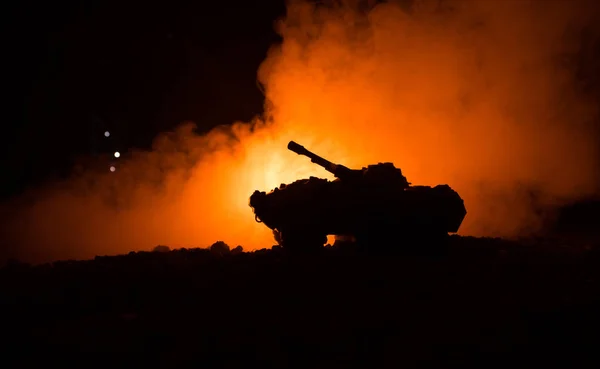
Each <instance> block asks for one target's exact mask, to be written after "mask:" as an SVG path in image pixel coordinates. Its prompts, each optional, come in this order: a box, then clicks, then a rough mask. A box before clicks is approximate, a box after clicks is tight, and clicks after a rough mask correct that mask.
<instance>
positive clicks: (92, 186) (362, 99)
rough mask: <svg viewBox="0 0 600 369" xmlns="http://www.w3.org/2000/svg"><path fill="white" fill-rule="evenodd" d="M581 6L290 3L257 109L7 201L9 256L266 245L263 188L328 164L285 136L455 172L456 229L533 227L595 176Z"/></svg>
mask: <svg viewBox="0 0 600 369" xmlns="http://www.w3.org/2000/svg"><path fill="white" fill-rule="evenodd" d="M365 4H366V5H365ZM587 5H589V4H588V2H586V1H555V0H546V1H524V0H503V1H485V0H479V1H434V0H430V1H428V0H424V1H389V2H385V3H378V4H375V3H374V2H371V3H367V2H358V1H355V2H352V1H346V2H341V3H340V2H335V3H332V4H329V3H328V4H325V6H324V5H323V4H320V5H315V4H314V3H307V2H300V1H292V2H290V3H289V5H288V11H287V15H286V17H285V19H282V20H280V21H278V22H277V23H276V24H277V26H276V27H277V31H278V32H279V33H280V34H281V35H282V36H283V43H282V44H281V45H274V46H273V47H272V49H271V50H269V52H268V56H267V58H266V59H265V61H264V63H263V64H262V65H261V67H260V69H259V71H258V78H259V81H260V82H261V84H262V85H263V86H264V88H265V94H266V99H265V101H266V102H265V112H264V114H263V116H261V117H260V118H257V119H256V120H255V121H253V122H248V123H244V122H238V123H235V124H232V125H231V126H227V127H219V128H217V129H215V130H213V131H212V132H210V133H209V134H207V135H203V136H201V135H197V134H195V133H194V131H193V124H190V123H186V124H183V125H182V126H181V127H179V128H178V129H177V130H176V131H174V132H170V133H165V134H163V135H161V136H160V137H158V138H157V139H156V142H155V146H154V149H153V150H152V151H145V152H141V151H140V152H136V153H133V155H130V157H128V158H126V159H125V162H124V163H123V164H121V166H120V167H119V169H118V170H117V171H116V172H115V173H110V172H108V171H106V170H104V171H101V172H100V171H85V172H83V173H81V174H79V175H76V176H74V177H73V178H72V179H70V180H69V181H66V182H61V183H54V184H51V185H47V186H45V187H43V188H39V189H36V190H35V191H33V192H31V193H29V194H27V196H26V197H24V198H22V199H17V200H15V201H14V202H13V203H11V204H6V205H5V207H4V208H3V211H4V212H5V214H7V215H8V216H9V217H10V222H8V223H6V226H5V229H4V232H3V233H4V236H3V240H2V242H3V243H5V246H4V247H5V250H4V251H5V254H6V255H9V256H13V257H18V258H20V259H24V260H31V261H46V260H52V259H57V258H85V257H92V256H94V255H97V254H115V253H125V252H128V251H131V250H150V249H152V247H154V246H156V245H158V244H164V245H169V246H170V247H171V248H177V247H193V246H200V247H206V246H209V245H210V244H212V243H213V242H214V241H217V240H223V241H225V242H226V243H228V244H230V245H237V244H240V245H243V246H244V248H245V249H256V248H263V247H269V246H271V245H272V244H273V243H274V241H273V239H272V235H271V233H270V231H269V230H268V229H266V227H264V226H263V225H262V224H257V223H255V222H254V217H253V214H252V211H251V209H250V208H249V206H248V197H249V196H250V194H251V193H252V191H253V190H254V189H261V190H270V189H272V188H273V187H275V186H278V185H279V184H280V183H285V182H290V181H293V180H295V179H298V178H301V177H306V176H308V175H315V176H321V177H327V174H326V173H325V171H324V170H322V169H320V168H318V167H314V166H312V165H311V164H310V163H309V162H308V160H305V159H306V158H301V157H298V156H297V155H295V154H293V153H290V152H288V151H287V150H286V144H287V141H288V140H290V139H293V140H296V141H298V142H299V143H301V144H303V145H305V146H306V147H307V148H309V149H312V150H313V151H315V152H316V153H318V154H321V155H322V156H325V157H327V158H328V159H330V160H332V161H334V162H340V163H343V164H345V165H347V166H349V167H359V168H360V167H362V166H365V165H367V164H369V163H376V162H381V161H392V162H394V163H395V164H396V165H397V166H399V167H401V168H402V169H403V172H404V174H405V175H406V176H407V178H408V180H409V181H410V182H412V183H413V184H424V185H435V184H438V183H447V184H449V185H451V186H452V187H453V188H455V189H456V190H457V191H458V192H459V193H460V194H461V196H462V197H463V198H464V200H465V202H466V206H467V209H468V212H469V213H468V215H467V218H466V220H465V222H464V223H463V227H462V229H461V233H463V234H471V235H493V236H515V235H519V234H523V232H531V231H534V230H536V229H538V227H539V226H540V221H541V220H542V218H541V217H540V215H539V214H538V211H537V210H539V209H538V208H539V207H542V208H544V207H546V206H553V205H559V204H561V203H565V202H568V201H573V200H577V199H579V198H581V197H584V196H587V195H589V194H591V193H593V192H594V191H596V190H597V188H598V178H597V177H596V173H597V168H598V162H597V158H598V157H599V156H598V150H597V149H598V147H597V140H596V138H597V137H596V135H597V131H595V128H594V127H595V124H596V121H597V117H598V116H597V113H598V112H597V109H596V107H595V102H594V100H593V99H592V97H591V96H589V94H588V93H587V91H588V90H586V89H585V88H584V87H585V86H584V85H585V83H583V82H585V79H586V78H591V77H590V76H586V75H585V70H583V69H585V68H583V67H582V62H581V55H582V49H583V47H584V45H583V41H582V40H583V37H582V34H583V33H584V32H585V33H587V34H588V35H589V34H591V35H597V33H595V32H597V27H596V26H595V25H596V24H599V22H597V20H598V18H597V17H596V15H597V14H596V13H594V12H593V11H591V9H592V8H591V7H589V6H587ZM594 27H596V28H594ZM582 70H583V71H582ZM328 178H330V177H328Z"/></svg>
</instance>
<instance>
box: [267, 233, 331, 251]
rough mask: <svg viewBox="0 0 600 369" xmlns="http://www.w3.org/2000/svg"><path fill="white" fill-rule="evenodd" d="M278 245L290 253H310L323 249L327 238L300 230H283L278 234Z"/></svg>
mask: <svg viewBox="0 0 600 369" xmlns="http://www.w3.org/2000/svg"><path fill="white" fill-rule="evenodd" d="M279 239H280V244H281V246H283V248H284V250H288V251H291V252H312V251H317V250H320V249H322V248H323V245H325V243H326V242H327V236H326V235H323V234H319V233H310V232H305V231H300V230H284V231H282V232H280V233H279Z"/></svg>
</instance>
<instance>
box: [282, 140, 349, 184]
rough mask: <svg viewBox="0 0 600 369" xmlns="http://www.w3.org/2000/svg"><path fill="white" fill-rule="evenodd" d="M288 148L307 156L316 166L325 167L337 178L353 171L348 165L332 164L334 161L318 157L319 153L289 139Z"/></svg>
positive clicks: (345, 176)
mask: <svg viewBox="0 0 600 369" xmlns="http://www.w3.org/2000/svg"><path fill="white" fill-rule="evenodd" d="M288 150H290V151H293V152H295V153H296V154H298V155H303V156H306V157H308V158H309V159H310V161H311V162H313V163H315V164H317V165H318V166H321V167H323V168H325V170H327V171H328V172H330V173H332V174H333V175H334V176H336V177H337V178H339V179H345V178H348V177H350V176H351V175H352V173H353V172H355V171H353V170H352V169H350V168H348V167H345V166H343V165H341V164H334V163H332V162H330V161H329V160H327V159H325V158H322V157H320V156H319V155H317V154H315V153H313V152H311V151H309V150H308V149H306V148H305V147H304V146H302V145H300V144H298V143H296V142H294V141H290V142H289V143H288Z"/></svg>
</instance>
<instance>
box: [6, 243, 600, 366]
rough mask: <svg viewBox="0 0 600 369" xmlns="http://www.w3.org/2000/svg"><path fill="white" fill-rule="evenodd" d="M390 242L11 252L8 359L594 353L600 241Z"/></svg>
mask: <svg viewBox="0 0 600 369" xmlns="http://www.w3.org/2000/svg"><path fill="white" fill-rule="evenodd" d="M390 245H394V250H395V251H396V252H394V253H391V254H377V255H369V254H365V253H362V252H358V251H357V250H355V249H354V247H353V245H352V244H342V245H335V246H330V247H326V248H324V249H323V250H322V251H321V252H319V253H316V254H311V255H289V254H286V253H285V252H284V251H283V250H281V249H278V248H275V249H272V250H261V251H257V252H251V253H248V252H246V253H240V252H239V251H240V250H236V252H228V251H227V250H225V249H222V248H221V249H219V248H218V247H215V248H214V249H213V250H212V251H211V250H202V249H188V250H174V251H167V249H165V248H163V249H162V250H161V249H158V250H157V251H156V252H138V253H130V254H128V255H121V256H112V257H97V258H96V259H95V260H90V261H61V262H56V263H53V264H47V265H40V266H35V267H32V266H27V265H22V264H11V265H8V266H6V267H4V268H3V269H1V270H0V291H1V295H0V299H1V300H0V303H1V304H2V305H3V309H2V311H3V312H2V314H1V316H2V335H3V336H4V337H3V342H4V344H3V346H2V350H3V351H4V354H3V356H4V361H3V365H2V367H4V368H7V367H24V368H25V367H26V368H35V367H41V365H44V366H49V365H60V366H56V367H65V366H69V365H73V366H75V367H82V368H83V367H85V368H87V367H96V366H98V367H100V366H102V367H107V366H110V367H114V366H124V367H210V368H217V367H222V368H237V367H255V368H283V367H297V368H328V369H330V368H342V367H355V368H379V367H390V368H391V367H393V368H399V367H404V368H412V367H435V368H446V367H460V368H464V367H478V368H479V367H485V368H490V367H502V368H506V367H515V366H518V367H541V366H548V365H553V366H556V365H558V366H559V367H568V368H573V367H581V366H589V367H596V365H597V364H598V360H597V359H598V358H597V357H596V355H597V354H596V352H597V346H598V343H600V340H599V338H600V334H599V333H598V332H599V331H598V328H600V320H599V319H598V317H597V315H598V313H599V312H600V310H599V308H600V293H599V291H600V288H599V287H600V268H599V266H600V256H599V255H600V253H599V251H600V248H598V247H597V245H595V244H581V245H578V247H573V246H572V245H569V244H568V243H564V242H563V243H561V242H559V241H556V240H555V241H543V240H535V241H531V240H530V241H529V242H519V243H517V242H508V241H502V240H499V239H481V238H471V237H458V236H453V237H450V239H449V242H448V244H447V245H444V247H437V248H436V250H435V252H424V250H428V249H431V247H429V246H430V245H423V244H419V242H412V243H410V244H407V243H403V244H401V243H399V242H392V241H390ZM438 246H439V245H438ZM400 250H402V251H401V252H400Z"/></svg>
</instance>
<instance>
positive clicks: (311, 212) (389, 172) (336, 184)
mask: <svg viewBox="0 0 600 369" xmlns="http://www.w3.org/2000/svg"><path fill="white" fill-rule="evenodd" d="M288 149H289V150H291V151H293V152H295V153H297V154H298V155H304V156H307V157H308V158H310V159H311V161H312V162H313V163H315V164H317V165H319V166H321V167H323V168H324V169H326V170H327V171H329V172H331V173H333V175H334V176H335V177H336V179H335V180H333V181H329V180H327V179H322V178H317V177H310V178H308V179H301V180H298V181H295V182H293V183H290V184H287V185H286V184H282V185H281V186H279V187H278V188H275V189H274V190H273V191H271V192H269V193H266V192H262V191H258V190H257V191H254V193H253V194H252V196H251V197H250V207H251V208H252V209H253V211H254V215H255V219H256V221H257V222H262V223H263V224H264V225H266V226H267V227H269V228H270V229H272V230H273V233H274V235H275V239H276V240H277V242H278V243H279V244H280V245H281V246H283V248H284V249H293V250H308V249H314V248H317V247H322V246H323V245H324V244H325V243H326V242H327V235H336V236H341V237H346V238H353V239H354V240H355V241H356V242H357V243H358V244H360V245H362V246H364V247H367V248H369V249H376V248H387V247H390V245H391V244H394V246H395V245H396V244H398V243H402V241H403V240H404V239H408V238H411V237H416V238H419V239H430V238H431V237H434V238H437V237H441V238H443V237H447V236H448V233H455V232H458V229H459V228H460V225H461V223H462V221H463V219H464V218H465V216H466V214H467V211H466V208H465V205H464V202H463V200H462V198H461V197H460V196H459V195H458V193H457V192H456V191H454V190H453V189H452V188H450V186H448V185H445V184H442V185H437V186H435V187H430V186H413V185H411V183H409V182H408V181H407V179H406V177H405V176H404V175H403V174H402V171H401V170H400V169H399V168H396V167H395V166H394V164H393V163H379V164H374V165H369V166H367V167H366V168H362V169H350V168H348V167H346V166H344V165H340V164H334V163H332V162H330V161H328V160H326V159H324V158H322V157H320V156H318V155H316V154H314V153H312V152H310V151H308V150H307V149H306V148H304V147H303V146H301V145H299V144H297V143H296V142H294V141H290V143H289V144H288ZM390 241H392V242H390Z"/></svg>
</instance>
